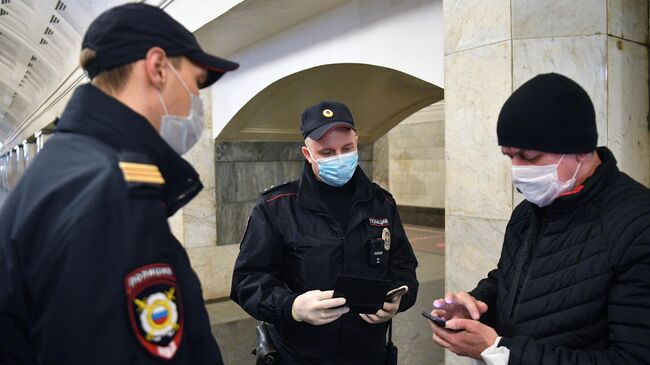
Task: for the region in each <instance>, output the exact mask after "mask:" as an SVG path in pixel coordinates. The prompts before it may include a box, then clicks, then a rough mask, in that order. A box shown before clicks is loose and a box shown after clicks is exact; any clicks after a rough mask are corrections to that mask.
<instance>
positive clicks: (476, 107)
mask: <svg viewBox="0 0 650 365" xmlns="http://www.w3.org/2000/svg"><path fill="white" fill-rule="evenodd" d="M647 7H648V3H647V1H646V0H626V1H624V0H575V1H563V0H542V1H540V0H492V1H483V0H445V1H444V2H443V9H444V22H445V104H446V105H445V155H446V168H447V174H446V199H445V208H446V213H447V216H446V289H447V290H471V289H473V288H474V287H475V285H476V283H477V282H478V280H480V279H481V278H483V277H485V275H486V274H487V272H488V271H489V270H491V269H493V268H494V267H496V263H497V260H498V258H499V255H500V251H501V245H502V240H503V233H504V230H505V226H506V224H507V221H508V219H509V217H510V214H511V212H512V210H513V208H514V207H515V206H516V205H517V204H518V203H519V202H520V201H521V199H522V197H521V196H520V194H518V193H516V192H515V190H514V189H513V188H512V183H511V177H510V162H509V160H508V159H507V158H505V157H503V156H502V155H501V153H500V150H499V148H498V145H497V138H496V121H497V117H498V114H499V111H500V108H501V106H502V105H503V103H504V101H505V100H506V99H507V98H508V96H509V95H510V94H511V93H512V92H513V90H515V89H516V88H517V87H519V86H520V85H521V84H523V83H524V82H525V81H527V80H529V79H530V78H532V77H534V76H535V75H537V74H539V73H547V72H558V73H561V74H564V75H566V76H568V77H571V78H573V79H574V80H576V81H577V82H578V83H579V84H580V85H582V86H583V87H584V88H585V90H586V91H587V92H588V93H589V95H590V97H591V98H592V100H593V103H594V107H595V109H596V118H597V125H598V132H599V140H598V144H599V145H604V146H608V147H609V148H610V149H611V150H612V151H613V152H614V154H615V156H616V157H617V159H618V161H619V167H620V168H621V169H622V170H623V171H624V172H626V173H628V174H629V175H631V176H632V177H633V178H634V179H636V180H638V181H640V182H642V183H643V184H646V185H648V184H649V183H650V158H649V157H650V151H649V150H650V148H649V146H648V140H649V134H648V119H647V115H648V104H649V102H648V8H647ZM446 363H447V364H468V363H469V362H468V361H467V359H461V358H458V357H456V356H454V355H453V354H450V353H447V356H446Z"/></svg>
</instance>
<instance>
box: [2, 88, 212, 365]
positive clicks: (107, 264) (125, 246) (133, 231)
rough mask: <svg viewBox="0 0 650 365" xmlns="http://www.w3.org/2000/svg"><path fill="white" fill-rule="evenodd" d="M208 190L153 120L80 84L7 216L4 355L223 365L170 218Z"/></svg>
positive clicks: (42, 360)
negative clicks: (171, 226)
mask: <svg viewBox="0 0 650 365" xmlns="http://www.w3.org/2000/svg"><path fill="white" fill-rule="evenodd" d="M160 172H162V174H161V173H160ZM161 175H162V176H161ZM162 179H164V184H163V183H162V181H161V180H162ZM201 188H202V185H201V182H200V181H199V177H198V175H197V173H196V172H195V171H194V169H193V168H192V167H191V166H190V165H189V164H188V163H187V162H186V161H185V160H183V159H182V158H181V157H180V156H179V155H178V154H177V153H176V152H174V151H173V150H172V149H171V148H170V147H169V146H168V145H167V143H165V142H164V141H163V140H162V139H161V138H160V136H159V135H158V133H157V132H156V131H155V129H154V128H153V127H152V126H151V125H150V124H149V123H148V122H147V120H145V119H144V118H143V117H142V116H140V115H138V114H136V113H135V112H133V111H132V110H131V109H129V108H128V107H126V106H125V105H123V104H121V103H120V102H118V101H117V100H116V99H113V98H111V97H109V96H107V95H106V94H104V93H103V92H101V91H100V90H99V89H97V88H95V87H94V86H92V85H83V86H80V87H79V88H78V89H77V90H76V91H75V93H74V95H73V96H72V99H71V100H70V102H69V104H68V106H67V108H66V110H65V112H64V113H63V115H62V117H61V119H60V121H59V123H58V126H57V131H56V133H55V134H54V136H53V137H52V138H51V139H50V140H49V141H48V142H47V143H46V144H45V146H44V148H43V150H42V152H41V153H39V154H38V156H37V157H36V158H35V159H34V161H33V162H32V164H31V165H30V167H29V168H28V169H27V171H26V172H25V174H24V176H23V177H22V178H21V180H20V182H19V184H18V185H17V186H16V188H15V190H13V191H12V192H11V194H10V196H9V197H8V199H7V201H6V203H5V205H4V207H3V209H2V211H1V213H0V363H2V364H62V365H63V364H65V365H74V364H138V365H142V364H162V363H166V364H167V363H168V364H192V365H195V364H222V360H221V355H220V352H219V348H218V346H217V343H216V341H215V339H214V337H212V335H211V332H210V325H209V320H208V316H207V312H206V309H205V307H204V302H203V298H202V292H201V285H200V283H199V280H198V277H197V276H196V274H195V273H194V271H193V270H192V268H191V267H190V261H189V259H188V256H187V254H186V252H185V250H184V249H183V247H182V246H181V245H180V244H179V242H178V241H177V240H176V239H175V238H174V236H173V235H172V234H171V232H170V229H169V226H168V224H167V217H168V216H169V215H171V214H172V213H174V211H176V210H177V209H178V208H180V207H181V206H183V205H184V204H185V203H187V202H188V201H189V200H190V199H191V198H193V197H194V196H195V195H196V194H197V193H198V192H199V191H200V190H201Z"/></svg>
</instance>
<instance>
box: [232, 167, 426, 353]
mask: <svg viewBox="0 0 650 365" xmlns="http://www.w3.org/2000/svg"><path fill="white" fill-rule="evenodd" d="M351 183H353V184H354V192H353V197H352V201H353V204H352V210H351V212H350V219H349V221H348V222H349V223H348V227H347V230H346V231H345V232H344V231H343V229H342V228H341V225H340V223H339V222H338V221H337V220H336V219H335V218H334V217H333V216H332V215H331V214H330V213H329V212H328V210H327V209H326V208H325V205H324V204H323V202H322V201H319V187H318V186H317V184H320V182H318V181H317V180H316V178H315V177H314V174H313V173H312V171H311V167H310V166H309V165H308V164H305V169H304V171H303V176H302V179H301V180H299V181H293V182H291V183H287V184H284V185H282V186H279V187H276V188H274V189H271V190H269V191H267V192H265V193H263V194H262V196H261V197H260V198H259V199H258V200H257V203H256V205H255V208H254V209H253V212H252V213H251V217H250V220H249V225H248V228H247V230H246V233H245V235H244V238H243V240H242V243H241V251H240V253H239V257H238V258H237V262H236V264H235V270H234V276H233V283H232V292H231V294H230V296H231V298H232V299H233V300H234V301H236V302H237V303H239V305H241V306H242V308H244V309H245V310H246V311H247V312H248V313H249V314H250V315H251V316H253V317H255V318H256V319H259V320H262V321H266V322H270V323H272V325H271V326H270V334H271V337H272V339H273V340H274V342H275V344H276V346H278V348H279V351H280V353H281V355H282V357H283V359H284V360H285V362H286V363H288V364H300V365H308V364H337V365H339V364H354V365H363V364H372V365H381V364H383V363H384V359H385V345H386V328H387V326H386V324H385V323H384V324H368V323H366V322H364V321H363V320H362V319H361V318H360V317H359V316H358V315H357V314H354V313H347V314H344V315H343V316H342V317H341V318H339V319H338V320H336V321H334V322H332V323H329V324H326V325H322V326H312V325H310V324H307V323H304V322H301V323H298V322H296V321H295V320H293V318H292V317H291V307H292V305H293V301H294V299H295V298H296V296H298V295H299V294H302V293H304V292H307V291H310V290H316V289H318V290H331V289H334V282H335V280H336V277H337V276H338V274H339V273H344V274H350V275H356V276H363V277H372V278H377V279H388V280H392V282H393V287H398V286H401V285H407V286H408V287H409V291H408V293H407V294H406V295H405V296H404V297H403V298H402V301H401V303H400V308H399V310H400V311H404V310H406V309H408V308H410V307H411V306H413V304H414V303H415V299H416V297H417V289H418V281H417V279H416V277H415V268H416V266H417V261H416V259H415V256H414V254H413V250H412V248H411V245H410V243H409V241H408V239H407V237H406V234H405V232H404V228H403V227H402V223H401V222H400V219H399V214H398V213H397V208H396V206H395V201H394V200H393V198H392V196H391V195H390V194H389V193H388V192H386V191H385V190H383V189H381V188H380V187H379V186H378V185H376V184H373V183H372V182H370V180H368V178H367V177H366V175H365V174H364V173H363V171H362V170H361V169H360V168H357V171H356V172H355V174H354V176H353V180H352V181H351ZM386 228H387V229H388V230H389V231H390V233H391V243H390V249H389V251H388V252H387V255H388V260H386V261H384V263H383V264H382V265H380V266H375V267H373V266H370V263H369V261H370V260H369V247H368V242H369V240H370V239H373V238H381V237H382V231H383V230H384V229H386Z"/></svg>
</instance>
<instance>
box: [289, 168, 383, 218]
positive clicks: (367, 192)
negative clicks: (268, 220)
mask: <svg viewBox="0 0 650 365" xmlns="http://www.w3.org/2000/svg"><path fill="white" fill-rule="evenodd" d="M320 184H323V183H322V182H320V181H318V179H316V176H314V172H313V171H312V169H311V165H310V164H309V162H306V161H305V166H304V167H303V170H302V177H301V178H300V182H299V186H298V201H300V202H301V203H303V204H304V205H305V206H307V207H308V208H310V209H312V210H319V211H327V210H326V209H325V206H324V204H323V203H321V200H322V199H321V189H322V188H321V187H320V186H319V185H320ZM348 184H353V193H352V205H353V206H354V205H355V204H356V203H361V202H366V201H369V200H371V199H372V198H373V197H374V196H375V194H376V193H377V188H376V187H375V185H374V184H373V183H372V182H371V181H370V179H368V176H366V174H365V173H364V172H363V170H362V169H361V167H359V166H357V169H356V170H355V172H354V175H353V176H352V179H351V180H350V181H349V182H348Z"/></svg>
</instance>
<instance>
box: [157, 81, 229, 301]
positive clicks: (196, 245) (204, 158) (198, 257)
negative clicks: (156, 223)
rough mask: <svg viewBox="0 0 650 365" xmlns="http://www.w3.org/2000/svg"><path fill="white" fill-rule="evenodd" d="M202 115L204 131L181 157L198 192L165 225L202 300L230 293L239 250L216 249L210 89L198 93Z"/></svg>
mask: <svg viewBox="0 0 650 365" xmlns="http://www.w3.org/2000/svg"><path fill="white" fill-rule="evenodd" d="M201 98H202V99H203V105H204V112H205V122H206V123H205V124H206V125H205V131H204V132H203V134H202V135H201V139H200V140H199V142H198V143H197V145H196V146H194V147H193V148H192V149H191V150H190V151H189V152H188V153H187V154H186V155H185V156H184V158H185V159H186V160H187V161H189V162H190V163H191V164H192V166H194V168H195V169H196V170H197V171H198V173H199V175H200V176H201V181H202V182H203V186H204V188H203V191H201V192H200V193H199V194H198V195H197V196H196V197H195V198H194V199H193V200H192V201H191V202H190V203H189V204H188V205H186V206H185V207H184V208H183V209H181V210H179V211H178V212H177V213H176V214H175V215H174V216H173V217H171V218H170V220H169V223H170V227H171V229H172V232H173V233H174V235H175V236H176V237H177V238H178V240H179V241H180V242H181V243H182V244H183V246H184V247H185V249H186V250H187V253H188V256H189V257H190V260H191V262H192V267H193V268H194V271H196V273H197V275H198V276H199V279H200V280H201V284H202V286H203V296H204V298H205V299H206V300H210V299H214V298H219V297H226V296H228V295H229V294H230V281H231V276H232V269H233V266H234V262H235V258H236V257H237V253H238V251H239V250H238V249H239V247H238V246H237V245H232V246H217V224H216V214H215V213H216V203H215V173H214V141H213V140H212V90H211V89H207V90H204V91H202V92H201Z"/></svg>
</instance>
